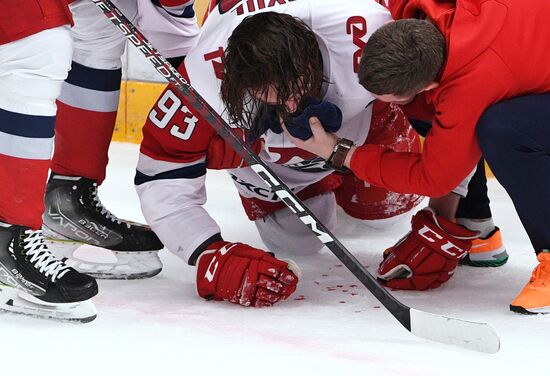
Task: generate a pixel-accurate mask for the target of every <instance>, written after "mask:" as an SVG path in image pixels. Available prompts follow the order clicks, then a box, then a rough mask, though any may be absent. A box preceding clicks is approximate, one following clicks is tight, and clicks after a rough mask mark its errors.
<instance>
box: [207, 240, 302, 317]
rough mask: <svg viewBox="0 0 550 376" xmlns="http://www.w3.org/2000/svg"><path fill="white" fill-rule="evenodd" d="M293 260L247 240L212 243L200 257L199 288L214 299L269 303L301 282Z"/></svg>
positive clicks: (252, 303) (243, 302)
mask: <svg viewBox="0 0 550 376" xmlns="http://www.w3.org/2000/svg"><path fill="white" fill-rule="evenodd" d="M299 274H300V269H299V268H298V266H297V265H296V264H295V263H294V262H293V261H290V260H288V262H286V261H282V260H278V259H276V258H275V257H273V256H271V254H269V253H267V252H265V251H262V250H260V249H256V248H252V247H251V246H249V245H246V244H243V243H229V242H226V241H219V242H215V243H213V244H211V245H210V246H209V247H208V250H206V251H205V252H204V253H203V254H202V255H201V256H200V257H199V259H198V261H197V291H198V294H199V296H201V297H203V298H205V299H207V300H210V299H213V300H225V301H228V302H231V303H235V304H240V305H243V306H252V307H266V306H271V305H273V304H275V303H277V302H278V301H279V300H284V299H286V298H288V297H289V296H290V295H291V294H292V293H293V292H294V291H295V290H296V285H297V284H298V279H299Z"/></svg>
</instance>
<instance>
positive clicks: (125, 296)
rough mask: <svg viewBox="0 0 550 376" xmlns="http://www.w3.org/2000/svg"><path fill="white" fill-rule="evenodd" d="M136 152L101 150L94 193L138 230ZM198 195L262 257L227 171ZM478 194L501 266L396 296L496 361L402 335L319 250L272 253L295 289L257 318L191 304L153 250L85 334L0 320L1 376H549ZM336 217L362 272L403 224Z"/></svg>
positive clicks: (525, 254)
mask: <svg viewBox="0 0 550 376" xmlns="http://www.w3.org/2000/svg"><path fill="white" fill-rule="evenodd" d="M137 152H138V147H137V146H136V145H129V144H117V143H115V144H113V145H112V147H111V155H110V165H109V171H108V175H107V180H106V182H105V183H104V184H103V186H102V187H101V188H100V197H101V200H102V201H103V203H104V204H105V205H106V206H107V207H108V208H109V209H110V210H111V211H112V212H113V213H115V214H116V215H118V216H121V217H125V218H128V219H132V220H143V217H142V215H141V213H140V208H139V203H138V199H137V195H136V194H135V191H134V188H133V175H134V169H135V165H136V161H137ZM207 189H208V195H209V199H208V203H207V208H208V210H209V212H210V213H211V214H212V216H213V217H214V218H215V219H216V220H217V221H218V223H219V224H220V226H221V228H222V231H223V235H224V237H225V238H226V239H228V240H234V241H242V242H247V243H250V244H251V245H254V246H257V247H261V246H262V244H261V240H260V238H259V236H258V234H257V232H256V230H255V226H254V225H253V224H252V223H251V222H249V221H248V220H247V219H246V217H245V214H244V211H243V210H242V208H241V206H240V200H239V198H238V197H237V194H236V190H235V188H234V187H233V184H232V183H231V181H230V179H229V178H228V177H227V175H226V174H225V173H224V172H219V171H214V172H212V171H211V172H209V173H208V179H207ZM490 198H491V200H492V209H493V214H494V218H495V221H496V223H497V224H498V225H499V226H500V227H501V229H502V230H503V236H504V240H505V243H506V246H507V248H508V251H509V253H510V261H509V262H508V264H507V265H505V266H503V267H501V268H496V269H477V268H472V267H460V268H459V269H458V270H457V272H456V275H455V276H454V277H453V278H452V279H451V280H450V281H449V282H448V283H447V284H446V285H444V286H443V287H442V288H439V289H436V290H433V291H428V292H412V293H411V292H395V295H396V296H397V297H398V299H401V300H402V301H403V302H405V303H406V304H407V305H410V306H411V307H414V308H417V309H422V310H427V311H429V312H434V313H443V314H447V315H450V316H453V317H458V318H464V319H468V320H473V321H486V322H489V323H490V324H492V325H493V326H494V327H495V329H496V330H497V332H498V333H499V335H500V337H501V341H502V348H501V350H500V352H499V353H498V354H495V355H487V354H481V353H476V352H473V351H468V350H464V349H461V348H457V347H451V346H445V345H441V344H438V343H433V342H429V341H426V340H422V339H419V338H417V337H415V336H413V335H411V334H410V333H408V332H407V331H406V330H404V329H403V328H402V327H401V326H400V325H399V324H398V323H397V322H396V321H395V320H394V318H393V317H392V316H391V315H390V314H389V313H388V312H387V311H385V309H384V308H383V307H381V305H380V304H379V303H378V302H377V300H376V299H375V298H374V297H372V296H371V295H370V294H369V292H368V291H367V290H366V289H365V288H364V287H362V286H361V285H360V284H359V283H358V282H357V281H356V280H355V278H354V277H353V276H352V275H351V273H350V272H348V271H347V270H346V268H345V267H343V266H341V265H340V263H339V262H338V260H337V259H336V258H335V257H334V256H333V255H332V253H330V251H328V250H324V251H323V252H321V253H320V254H315V255H296V254H294V253H292V250H289V254H288V255H281V256H283V257H292V258H293V259H294V260H295V261H296V262H297V263H298V264H299V265H300V267H301V268H302V281H301V283H300V284H299V287H298V290H297V292H296V294H295V295H294V296H293V297H291V299H290V300H289V301H286V302H284V303H282V304H280V305H278V306H276V307H273V308H268V309H251V308H243V307H239V306H234V305H232V304H229V303H221V302H206V301H204V300H202V299H200V298H199V297H197V295H196V293H195V285H194V278H195V271H194V268H192V267H189V266H186V265H185V264H184V263H183V262H182V261H180V260H179V259H177V258H176V257H175V256H173V255H172V254H170V253H169V252H167V251H162V252H161V258H162V260H163V262H164V270H163V271H162V273H161V274H160V275H158V276H156V277H154V278H152V279H149V280H139V281H100V294H99V296H98V297H97V298H95V299H94V301H95V304H96V307H97V309H98V311H99V312H98V318H97V319H96V320H95V321H94V322H92V323H90V324H85V325H78V324H64V323H56V322H50V321H45V320H37V319H32V318H27V317H20V316H16V315H7V314H3V315H0V339H1V340H2V341H1V347H2V348H1V350H0V360H2V362H1V365H0V375H2V376H8V375H10V376H11V375H15V374H16V373H15V372H17V374H22V375H77V376H81V375H92V374H93V375H98V376H100V375H109V376H111V375H121V376H122V375H124V376H133V375H155V376H157V375H158V376H161V375H162V376H164V375H166V376H168V375H195V374H201V375H202V374H205V375H220V376H221V375H223V376H225V375H248V374H253V375H258V376H260V375H279V376H280V375H313V374H318V375H400V376H401V375H403V376H411V375H461V376H464V375H481V374H489V373H495V374H498V375H499V376H501V375H518V374H525V373H527V372H529V373H533V372H536V371H538V372H540V374H548V366H547V364H548V363H546V361H545V359H546V357H545V356H546V354H547V352H548V346H549V343H550V316H534V317H530V316H521V315H517V314H513V313H511V312H509V311H508V304H509V303H510V301H511V300H512V299H513V298H514V296H515V295H516V294H517V293H518V291H519V290H520V289H521V288H522V286H523V285H524V283H525V282H527V280H528V279H529V276H530V273H531V270H532V269H533V267H534V266H535V263H536V259H535V257H534V253H533V251H532V250H531V247H530V244H529V241H528V239H527V236H526V234H525V233H524V231H523V229H522V227H521V224H520V222H519V219H518V217H517V215H516V213H515V210H514V208H513V205H512V203H511V201H510V199H509V197H508V196H507V194H506V192H505V191H504V190H503V189H502V187H500V186H499V185H498V183H496V181H491V182H490ZM239 218H240V219H239ZM340 219H341V220H340V224H339V229H338V230H337V231H336V232H335V235H336V236H337V237H338V238H339V239H341V240H342V242H343V243H344V244H345V245H346V246H347V247H348V249H350V250H351V251H352V252H354V254H356V256H357V257H358V258H359V260H361V262H363V263H364V264H365V265H367V266H368V269H369V270H370V271H371V272H373V273H374V271H375V268H376V265H377V264H378V262H379V261H380V254H381V251H382V250H383V249H385V248H386V247H387V246H389V245H391V244H392V243H394V242H395V241H396V240H397V239H399V238H400V237H401V236H402V235H403V233H405V232H406V231H407V230H408V228H407V225H406V224H402V225H399V226H396V227H394V228H393V229H391V230H389V231H380V230H372V229H369V228H368V227H366V226H364V225H363V224H362V223H359V222H358V221H355V220H353V219H351V218H349V217H347V216H345V214H343V213H341V216H340Z"/></svg>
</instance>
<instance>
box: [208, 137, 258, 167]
mask: <svg viewBox="0 0 550 376" xmlns="http://www.w3.org/2000/svg"><path fill="white" fill-rule="evenodd" d="M234 132H242V131H241V130H234ZM262 145H263V140H262V139H261V138H260V139H257V140H256V141H254V142H252V143H250V144H249V146H250V148H251V149H252V151H253V152H255V153H256V154H259V153H260V150H262ZM246 165H247V164H246V163H245V162H244V161H243V158H242V157H241V156H240V155H239V154H237V152H236V151H235V150H233V148H232V147H231V146H230V145H229V144H228V143H227V141H225V140H224V139H223V138H221V136H219V135H215V136H214V137H212V140H211V141H210V143H209V144H208V151H207V152H206V167H207V168H210V169H213V170H225V169H230V168H238V167H245V166H246Z"/></svg>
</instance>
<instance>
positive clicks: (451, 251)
mask: <svg viewBox="0 0 550 376" xmlns="http://www.w3.org/2000/svg"><path fill="white" fill-rule="evenodd" d="M411 224H412V230H411V232H409V233H408V234H407V235H405V237H404V238H403V239H401V240H400V241H399V242H398V243H397V244H396V245H394V246H393V247H391V248H389V249H387V250H386V252H384V254H385V255H384V261H382V263H380V266H379V267H378V274H379V277H378V279H379V280H380V281H381V282H382V283H383V284H384V285H385V286H387V287H390V288H393V289H398V290H427V289H433V288H436V287H439V286H441V284H443V283H445V282H447V281H448V280H449V278H451V276H452V275H453V273H454V270H455V268H456V267H457V265H458V261H459V260H460V259H461V258H462V257H464V256H465V255H466V254H467V252H468V251H469V250H470V248H471V247H472V240H473V239H475V238H476V237H477V232H474V231H470V230H468V229H466V228H465V227H462V226H460V225H457V224H455V223H452V222H449V221H447V220H445V219H443V218H440V217H437V216H436V215H435V213H434V211H433V210H432V209H430V208H426V209H423V210H421V211H419V212H418V213H417V214H416V215H415V216H414V217H413V218H412V220H411Z"/></svg>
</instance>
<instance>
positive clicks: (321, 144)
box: [283, 116, 337, 160]
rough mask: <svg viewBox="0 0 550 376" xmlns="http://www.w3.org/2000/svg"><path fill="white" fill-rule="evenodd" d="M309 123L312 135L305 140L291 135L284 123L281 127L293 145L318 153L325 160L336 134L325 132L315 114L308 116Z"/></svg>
mask: <svg viewBox="0 0 550 376" xmlns="http://www.w3.org/2000/svg"><path fill="white" fill-rule="evenodd" d="M309 125H310V127H311V132H312V133H313V136H311V137H310V138H308V139H307V140H300V139H299V138H296V137H293V136H292V135H291V134H290V133H289V132H288V129H286V127H285V126H284V125H283V129H284V131H285V133H286V135H287V136H288V137H289V138H290V140H291V141H292V142H293V143H294V145H296V146H297V147H299V148H300V149H303V150H306V151H309V152H310V153H313V154H315V155H318V156H319V157H321V158H323V159H325V160H326V159H328V157H330V154H331V153H332V150H333V149H334V145H336V139H337V136H336V135H335V134H334V133H330V132H327V131H326V130H325V128H323V124H321V122H320V121H319V119H318V118H317V117H315V116H312V117H310V118H309Z"/></svg>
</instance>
